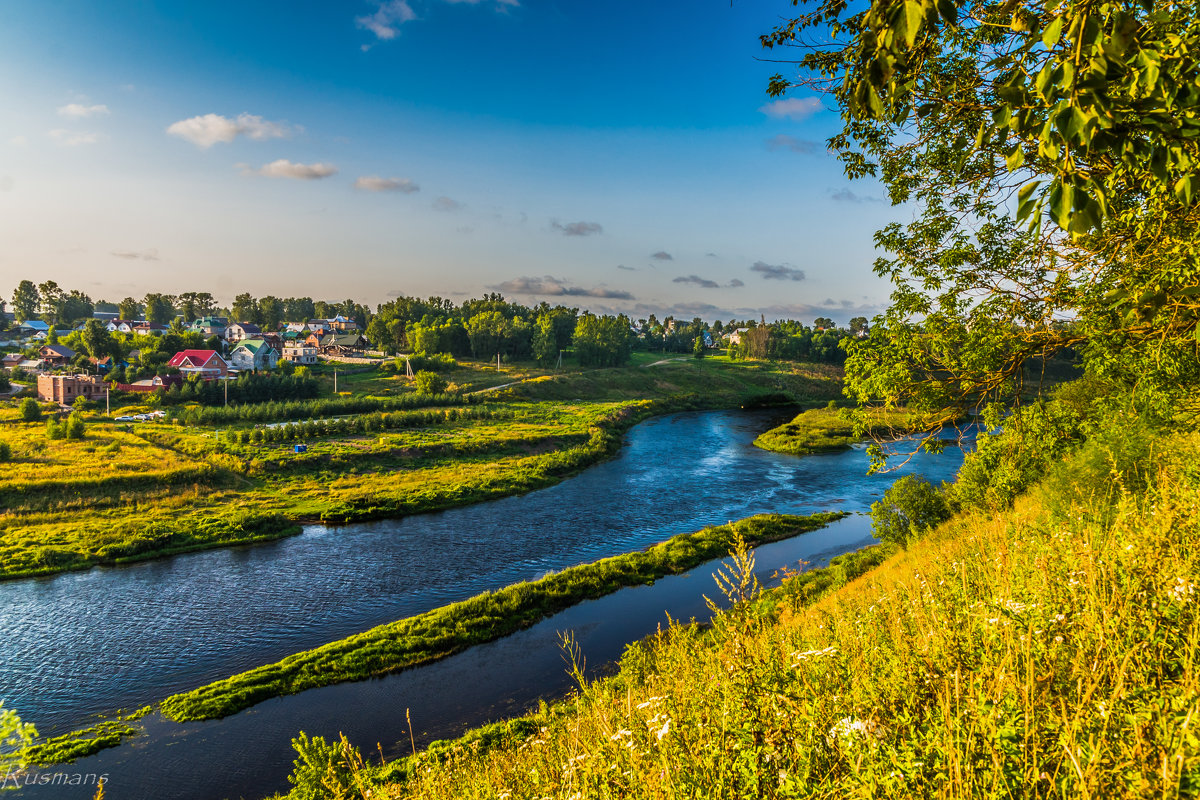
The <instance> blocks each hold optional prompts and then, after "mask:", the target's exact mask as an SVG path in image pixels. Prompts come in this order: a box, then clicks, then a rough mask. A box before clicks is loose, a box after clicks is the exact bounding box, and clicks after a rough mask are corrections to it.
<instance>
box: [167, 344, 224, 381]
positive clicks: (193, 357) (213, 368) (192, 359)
mask: <svg viewBox="0 0 1200 800" xmlns="http://www.w3.org/2000/svg"><path fill="white" fill-rule="evenodd" d="M167 366H168V367H177V368H178V369H179V371H180V372H182V373H183V374H184V375H189V374H199V375H200V377H201V378H203V379H205V380H215V379H217V378H224V377H225V376H226V375H228V374H229V365H228V364H226V363H225V359H223V358H221V354H220V353H218V352H217V351H216V350H180V351H179V352H178V353H176V354H175V355H174V356H172V358H171V360H170V361H168V362H167Z"/></svg>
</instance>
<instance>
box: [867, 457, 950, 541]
mask: <svg viewBox="0 0 1200 800" xmlns="http://www.w3.org/2000/svg"><path fill="white" fill-rule="evenodd" d="M949 517H950V505H949V503H947V502H946V498H945V496H943V494H942V492H941V491H939V490H938V488H937V487H936V486H934V485H933V484H932V483H930V482H929V481H927V480H925V479H924V478H922V477H919V476H917V475H905V476H904V477H903V478H901V479H900V480H898V481H896V482H895V483H893V484H892V488H890V489H888V490H887V491H886V492H885V493H884V495H883V497H882V498H881V499H880V500H879V502H877V503H873V504H872V505H871V522H872V528H873V530H872V533H874V534H875V538H876V539H879V540H880V541H883V542H891V543H892V544H898V545H900V546H901V547H908V543H909V542H910V541H912V540H913V539H916V538H917V537H918V536H920V535H921V534H923V533H925V532H926V531H928V530H929V529H930V528H932V527H934V526H935V525H937V524H938V523H940V522H943V521H944V520H946V519H948V518H949Z"/></svg>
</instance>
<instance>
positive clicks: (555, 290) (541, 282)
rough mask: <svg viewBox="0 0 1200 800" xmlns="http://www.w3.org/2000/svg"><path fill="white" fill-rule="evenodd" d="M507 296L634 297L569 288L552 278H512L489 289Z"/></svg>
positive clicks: (621, 292) (602, 288) (612, 291)
mask: <svg viewBox="0 0 1200 800" xmlns="http://www.w3.org/2000/svg"><path fill="white" fill-rule="evenodd" d="M489 288H492V289H495V290H497V291H500V292H507V293H509V294H532V295H543V296H545V297H603V298H608V299H611V300H633V299H634V297H633V295H632V294H630V293H629V292H627V291H625V290H624V289H609V288H607V287H605V286H597V287H594V288H591V289H585V288H584V287H582V286H571V285H569V284H568V283H567V282H566V281H565V280H562V279H559V278H553V277H551V276H549V275H547V276H545V277H544V278H514V279H513V280H510V281H505V282H504V283H501V284H499V285H498V286H492V287H489Z"/></svg>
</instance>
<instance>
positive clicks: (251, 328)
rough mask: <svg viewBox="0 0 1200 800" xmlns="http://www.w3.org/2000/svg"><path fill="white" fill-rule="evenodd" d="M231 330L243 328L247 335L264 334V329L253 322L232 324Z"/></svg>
mask: <svg viewBox="0 0 1200 800" xmlns="http://www.w3.org/2000/svg"><path fill="white" fill-rule="evenodd" d="M229 327H231V328H235V327H236V328H241V329H242V331H244V332H245V333H262V328H260V327H258V326H257V325H255V324H254V323H253V322H234V323H232V324H230V326H229Z"/></svg>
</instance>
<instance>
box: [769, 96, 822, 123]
mask: <svg viewBox="0 0 1200 800" xmlns="http://www.w3.org/2000/svg"><path fill="white" fill-rule="evenodd" d="M823 108H824V106H822V105H821V98H819V97H787V98H784V99H783V100H776V101H775V102H773V103H767V104H766V105H765V106H760V107H759V109H758V110H759V111H761V112H762V113H764V114H766V115H767V116H768V117H772V118H773V119H792V120H797V121H799V120H802V119H804V118H805V117H811V116H812V115H813V114H815V113H817V112H818V111H820V110H822V109H823Z"/></svg>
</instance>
